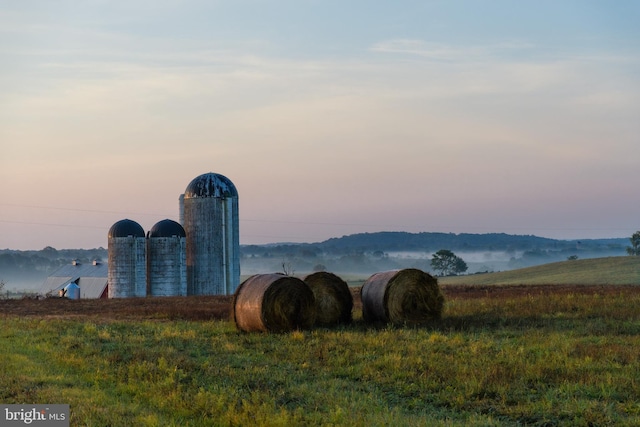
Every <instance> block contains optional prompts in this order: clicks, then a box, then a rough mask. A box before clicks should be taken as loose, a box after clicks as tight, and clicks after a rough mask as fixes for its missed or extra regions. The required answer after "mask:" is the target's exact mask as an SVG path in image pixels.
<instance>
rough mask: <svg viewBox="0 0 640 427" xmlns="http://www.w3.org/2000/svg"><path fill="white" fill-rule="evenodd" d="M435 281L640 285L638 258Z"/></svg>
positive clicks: (569, 263) (576, 262)
mask: <svg viewBox="0 0 640 427" xmlns="http://www.w3.org/2000/svg"><path fill="white" fill-rule="evenodd" d="M438 281H439V283H440V284H442V285H462V284H464V285H497V286H500V285H552V284H558V285H640V257H634V256H620V257H607V258H591V259H577V260H571V261H561V262H553V263H549V264H542V265H537V266H534V267H527V268H520V269H517V270H510V271H502V272H498V273H485V274H472V275H468V276H455V277H442V278H439V279H438Z"/></svg>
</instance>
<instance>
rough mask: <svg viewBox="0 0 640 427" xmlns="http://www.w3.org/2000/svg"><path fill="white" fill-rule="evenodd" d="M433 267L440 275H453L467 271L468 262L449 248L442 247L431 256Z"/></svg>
mask: <svg viewBox="0 0 640 427" xmlns="http://www.w3.org/2000/svg"><path fill="white" fill-rule="evenodd" d="M431 268H433V269H434V270H436V271H439V272H440V276H451V275H454V274H458V273H464V272H465V271H467V268H468V267H467V263H466V262H464V260H463V259H462V258H460V257H459V256H457V255H456V254H454V253H453V252H451V251H450V250H448V249H440V250H439V251H438V252H436V253H435V254H433V257H432V258H431Z"/></svg>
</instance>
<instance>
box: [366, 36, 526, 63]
mask: <svg viewBox="0 0 640 427" xmlns="http://www.w3.org/2000/svg"><path fill="white" fill-rule="evenodd" d="M534 47H535V46H534V45H533V44H529V43H525V42H515V41H511V42H504V43H498V44H489V45H468V46H455V45H451V44H444V43H435V42H427V41H425V40H419V39H391V40H385V41H381V42H378V43H375V44H373V45H372V46H371V47H370V48H369V50H370V51H372V52H378V53H389V54H404V55H413V56H418V57H421V58H425V59H432V60H445V61H469V60H478V59H489V57H492V56H496V55H504V54H507V53H513V52H518V51H525V50H526V51H530V50H531V49H532V48H534Z"/></svg>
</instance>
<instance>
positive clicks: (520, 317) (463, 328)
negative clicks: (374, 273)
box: [0, 290, 640, 426]
mask: <svg viewBox="0 0 640 427" xmlns="http://www.w3.org/2000/svg"><path fill="white" fill-rule="evenodd" d="M2 326H3V327H2V328H1V329H0V343H2V349H3V358H2V363H1V364H0V401H1V402H3V403H68V404H70V406H71V413H72V417H71V424H72V425H77V426H131V425H136V426H137V425H140V426H245V425H264V426H292V425H293V426H296V425H314V426H315V425H349V426H372V425H373V426H382V425H394V426H402V425H406V426H419V425H424V426H427V425H428V426H431V425H436V426H437V425H441V426H445V425H446V426H451V425H461V426H462V425H477V426H487V425H488V426H492V425H496V426H497V425H538V426H542V425H548V426H551V425H566V426H589V425H629V426H631V425H639V424H640V403H639V402H638V396H640V351H639V350H640V295H639V294H638V292H637V291H635V292H632V291H628V290H627V291H624V292H621V293H619V294H614V295H607V296H603V295H598V294H595V295H586V294H570V295H564V296H554V295H544V296H520V297H512V298H509V299H504V300H499V299H495V298H493V299H491V298H478V299H474V300H466V299H453V300H450V301H448V302H447V305H446V309H445V314H444V316H443V319H442V320H441V321H439V322H437V323H434V324H433V325H432V326H430V327H423V328H398V327H386V328H382V329H372V328H369V327H367V326H365V325H364V324H363V322H362V321H361V319H359V318H357V316H356V320H355V322H354V324H353V325H351V326H349V327H341V328H337V329H316V330H312V331H306V332H299V331H296V332H291V333H286V334H262V333H256V334H247V333H241V332H238V331H237V330H236V329H235V327H234V325H233V324H232V323H230V322H227V321H212V322H187V321H173V322H169V321H164V322H150V321H139V322H136V321H130V322H120V321H109V322H107V321H104V322H100V321H95V319H94V320H91V321H85V320H81V319H79V320H73V319H66V320H65V319H57V320H56V319H52V320H39V319H33V318H17V317H4V318H2Z"/></svg>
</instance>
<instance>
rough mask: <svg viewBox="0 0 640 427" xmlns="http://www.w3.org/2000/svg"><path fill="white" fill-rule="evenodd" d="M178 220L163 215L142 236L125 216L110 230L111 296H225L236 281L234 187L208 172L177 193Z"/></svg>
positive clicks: (237, 241)
mask: <svg viewBox="0 0 640 427" xmlns="http://www.w3.org/2000/svg"><path fill="white" fill-rule="evenodd" d="M179 201H180V204H179V212H180V222H181V223H177V222H175V221H172V220H170V219H165V220H162V221H159V222H158V223H156V224H155V225H154V226H153V227H152V228H151V229H150V230H149V232H148V233H147V234H146V235H145V232H144V229H143V228H142V226H140V224H138V223H137V222H135V221H133V220H130V219H123V220H120V221H118V222H116V223H115V224H114V225H113V226H112V227H111V229H110V230H109V233H108V251H109V268H108V283H109V298H127V297H140V296H146V295H149V296H182V295H227V294H232V293H233V292H234V291H235V289H236V287H237V285H238V283H239V281H240V238H239V227H238V192H237V190H236V188H235V186H234V185H233V183H232V182H231V181H230V180H229V179H228V178H226V177H224V176H222V175H220V174H215V173H207V174H204V175H200V176H198V177H196V178H195V179H193V180H192V181H191V182H190V183H189V185H188V186H187V188H186V190H185V193H184V194H182V195H180V197H179Z"/></svg>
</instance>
